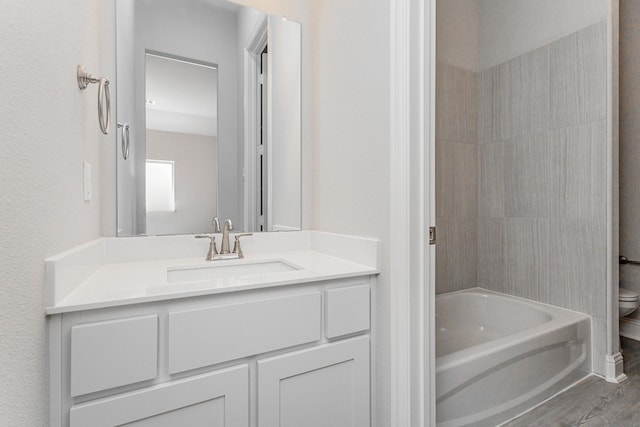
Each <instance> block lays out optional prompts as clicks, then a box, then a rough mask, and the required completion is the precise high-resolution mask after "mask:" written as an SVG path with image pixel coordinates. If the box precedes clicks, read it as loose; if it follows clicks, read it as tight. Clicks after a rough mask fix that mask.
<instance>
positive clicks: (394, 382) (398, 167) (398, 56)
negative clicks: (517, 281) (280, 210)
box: [389, 0, 411, 427]
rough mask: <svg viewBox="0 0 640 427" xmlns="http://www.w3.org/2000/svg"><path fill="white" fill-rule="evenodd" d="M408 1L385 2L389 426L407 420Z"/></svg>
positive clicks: (402, 426)
mask: <svg viewBox="0 0 640 427" xmlns="http://www.w3.org/2000/svg"><path fill="white" fill-rule="evenodd" d="M410 3H411V0H397V1H392V2H390V10H389V12H390V13H389V15H390V18H391V22H390V49H391V52H390V59H391V60H390V62H391V63H390V80H391V81H390V107H391V108H390V116H391V117H390V153H389V160H390V191H391V208H390V220H391V224H390V229H391V230H393V233H392V234H391V237H390V239H389V240H390V245H389V246H390V247H389V251H390V274H389V276H390V282H391V426H392V427H405V426H409V425H410V422H411V372H410V369H409V367H410V362H411V337H410V335H411V312H410V307H411V292H410V267H411V266H410V262H409V257H408V256H407V254H409V253H410V244H409V243H410V240H411V238H410V236H411V235H410V231H411V230H410V224H409V220H410V217H409V215H410V194H409V188H410V187H409V186H410V179H409V167H410V160H411V159H410V153H409V149H410V142H411V141H410V89H411V88H410V84H409V73H410V54H411V52H410V48H411V47H410V38H411V37H410V25H409V24H410V22H411V16H410Z"/></svg>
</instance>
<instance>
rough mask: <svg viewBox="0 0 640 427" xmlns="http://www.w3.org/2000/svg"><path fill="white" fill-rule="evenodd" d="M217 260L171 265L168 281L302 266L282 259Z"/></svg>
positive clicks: (251, 273) (208, 278) (223, 276)
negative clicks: (202, 263)
mask: <svg viewBox="0 0 640 427" xmlns="http://www.w3.org/2000/svg"><path fill="white" fill-rule="evenodd" d="M217 262H218V261H212V262H211V263H210V264H208V265H198V266H181V267H169V268H168V269H167V282H169V283H184V282H202V281H208V280H212V279H219V278H225V277H246V276H256V275H262V274H269V273H283V272H287V271H295V270H300V267H297V266H295V265H293V264H289V263H288V262H285V261H282V260H267V261H254V262H237V261H236V262H232V263H225V264H222V262H224V261H220V264H218V263H217Z"/></svg>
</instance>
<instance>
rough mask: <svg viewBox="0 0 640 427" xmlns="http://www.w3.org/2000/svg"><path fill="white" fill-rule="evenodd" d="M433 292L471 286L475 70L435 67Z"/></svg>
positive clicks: (474, 217) (474, 241) (474, 240)
mask: <svg viewBox="0 0 640 427" xmlns="http://www.w3.org/2000/svg"><path fill="white" fill-rule="evenodd" d="M436 111H437V114H436V228H437V242H438V243H437V244H438V250H437V251H436V293H443V292H451V291H456V290H460V289H466V288H470V287H474V286H476V285H475V284H476V281H477V271H478V270H477V268H478V264H477V241H478V223H477V206H478V202H477V197H478V191H477V175H478V174H477V157H478V144H477V142H478V137H477V135H478V133H477V129H478V113H477V111H478V75H477V73H475V72H472V71H467V70H463V69H461V68H457V67H453V66H450V65H446V64H442V63H441V64H438V68H437V70H436Z"/></svg>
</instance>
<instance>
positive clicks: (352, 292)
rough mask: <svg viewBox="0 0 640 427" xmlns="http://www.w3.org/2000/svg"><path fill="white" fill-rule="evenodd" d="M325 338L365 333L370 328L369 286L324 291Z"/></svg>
mask: <svg viewBox="0 0 640 427" xmlns="http://www.w3.org/2000/svg"><path fill="white" fill-rule="evenodd" d="M326 306H327V309H326V310H327V314H326V319H327V324H326V336H327V338H335V337H339V336H341V335H347V334H352V333H355V332H361V331H366V330H368V329H369V327H370V311H369V310H370V306H371V304H370V297H369V285H359V286H349V287H347V288H338V289H329V290H327V291H326Z"/></svg>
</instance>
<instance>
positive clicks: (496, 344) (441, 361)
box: [436, 288, 591, 373]
mask: <svg viewBox="0 0 640 427" xmlns="http://www.w3.org/2000/svg"><path fill="white" fill-rule="evenodd" d="M460 293H478V294H486V295H493V296H497V297H502V298H504V299H518V300H519V302H521V303H524V304H530V305H532V306H534V307H536V308H538V309H541V310H545V311H546V312H548V313H549V314H550V316H551V320H549V321H548V322H545V323H543V324H540V325H538V326H534V327H532V328H529V329H524V330H522V331H518V332H516V333H514V334H510V335H506V336H504V337H500V338H498V339H495V340H492V341H487V342H484V343H481V344H478V345H475V346H472V347H468V348H465V349H462V350H458V351H456V352H453V353H449V354H445V355H443V356H440V357H438V358H436V373H438V372H442V371H444V370H448V369H451V368H454V367H455V366H458V365H462V364H465V363H469V362H470V361H472V360H475V359H477V358H478V356H479V355H484V354H490V353H497V354H500V353H501V352H504V350H506V349H510V348H513V347H514V346H517V345H518V344H523V343H526V342H528V341H533V340H536V339H539V338H540V337H545V336H547V335H548V334H549V333H551V332H555V331H558V330H561V329H562V328H564V327H566V326H570V325H573V324H579V323H581V322H583V321H589V324H590V322H591V317H590V316H588V315H586V314H584V313H580V312H576V311H572V310H567V309H564V308H560V307H555V306H552V305H549V304H543V303H538V302H537V301H530V300H527V299H524V298H519V297H513V296H511V295H505V294H502V293H499V292H495V291H487V290H485V289H482V288H472V289H466V290H462V291H455V292H451V293H447V294H441V295H438V296H436V300H437V299H438V298H442V297H446V296H448V295H454V294H460ZM502 356H504V357H500V358H499V359H501V360H502V361H504V360H508V359H509V358H511V357H513V355H512V354H502Z"/></svg>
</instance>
